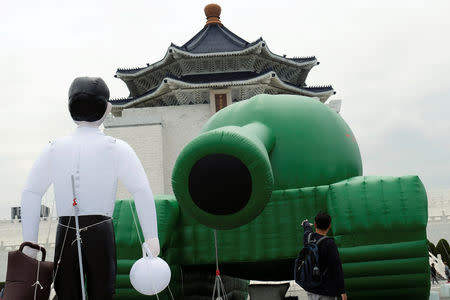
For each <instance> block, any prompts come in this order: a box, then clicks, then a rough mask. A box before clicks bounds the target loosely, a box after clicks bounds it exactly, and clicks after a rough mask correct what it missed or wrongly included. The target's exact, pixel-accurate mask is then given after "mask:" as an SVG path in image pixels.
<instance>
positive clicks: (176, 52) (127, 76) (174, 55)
mask: <svg viewBox="0 0 450 300" xmlns="http://www.w3.org/2000/svg"><path fill="white" fill-rule="evenodd" d="M252 44H253V45H251V46H249V47H248V48H245V49H243V50H239V51H227V52H212V53H191V52H188V51H184V50H182V49H181V48H180V47H178V46H176V45H173V44H172V45H171V46H170V47H169V48H168V49H167V52H166V54H165V55H164V58H163V59H161V60H160V61H158V62H156V63H154V64H151V65H148V66H147V67H143V68H136V69H117V71H116V77H117V78H120V79H122V80H124V81H129V80H132V79H134V78H136V77H140V76H142V75H144V74H146V73H148V72H151V71H153V70H155V69H158V68H160V67H163V66H164V65H166V64H167V63H168V61H169V59H175V60H178V59H182V58H207V57H224V56H239V55H246V54H252V53H254V54H260V53H261V52H263V53H264V54H265V55H267V57H269V58H271V59H273V60H274V61H277V62H279V63H282V64H286V65H289V66H294V67H298V68H304V69H311V68H312V67H314V66H315V65H317V64H318V61H317V59H316V58H315V57H314V56H313V57H310V58H306V61H303V62H298V61H295V60H292V59H290V58H285V57H282V56H279V55H277V54H274V53H273V52H271V51H270V49H269V48H268V47H267V43H266V42H265V41H264V40H263V39H262V38H260V39H258V40H257V41H255V42H254V43H252Z"/></svg>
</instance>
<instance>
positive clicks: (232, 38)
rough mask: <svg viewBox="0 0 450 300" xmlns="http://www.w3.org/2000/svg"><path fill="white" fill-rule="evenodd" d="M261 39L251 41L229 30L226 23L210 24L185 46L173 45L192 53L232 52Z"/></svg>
mask: <svg viewBox="0 0 450 300" xmlns="http://www.w3.org/2000/svg"><path fill="white" fill-rule="evenodd" d="M260 40H261V39H259V40H257V41H255V42H253V43H249V42H247V41H246V40H244V39H242V38H240V37H239V36H237V35H236V34H234V33H233V32H231V31H230V30H228V28H226V27H225V26H224V25H221V24H210V25H207V26H205V27H204V28H203V29H202V30H200V31H199V32H198V33H197V34H196V35H195V36H194V37H193V38H191V39H190V40H189V41H188V42H187V43H185V44H184V45H183V46H181V47H178V46H176V45H172V46H173V47H175V48H178V49H180V50H183V51H186V52H190V53H215V52H232V51H240V50H243V49H245V48H248V47H249V46H252V45H254V44H256V43H257V42H259V41H260Z"/></svg>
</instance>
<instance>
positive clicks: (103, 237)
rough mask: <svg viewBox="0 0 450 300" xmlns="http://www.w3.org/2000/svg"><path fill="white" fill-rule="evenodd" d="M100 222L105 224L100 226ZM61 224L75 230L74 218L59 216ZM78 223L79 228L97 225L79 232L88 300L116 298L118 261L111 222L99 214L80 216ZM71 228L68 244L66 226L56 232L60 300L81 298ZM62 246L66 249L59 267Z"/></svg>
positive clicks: (56, 259)
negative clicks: (114, 296)
mask: <svg viewBox="0 0 450 300" xmlns="http://www.w3.org/2000/svg"><path fill="white" fill-rule="evenodd" d="M69 218H70V223H69ZM108 219H109V220H108ZM99 222H103V223H101V224H97V223H99ZM59 223H60V224H64V225H68V226H70V227H72V228H75V217H60V218H59ZM79 224H80V229H82V228H85V227H87V226H90V225H93V224H97V225H95V226H92V227H88V228H87V229H85V230H81V232H80V235H81V240H82V243H81V251H82V258H83V271H84V274H85V285H86V291H87V295H88V298H89V300H109V299H113V295H114V292H115V282H116V270H117V261H116V241H115V237H114V227H113V223H112V220H111V219H110V218H109V217H105V216H100V215H89V216H80V217H79ZM72 228H69V229H68V230H67V237H66V241H65V243H64V235H65V233H66V227H65V226H61V225H58V228H57V230H56V246H55V272H56V277H55V291H56V295H57V296H58V300H80V299H82V297H81V283H80V268H79V262H78V248H77V242H76V232H75V230H74V229H72ZM63 243H64V249H63V250H62V256H61V261H60V262H59V267H58V259H59V257H60V255H61V249H62V247H63Z"/></svg>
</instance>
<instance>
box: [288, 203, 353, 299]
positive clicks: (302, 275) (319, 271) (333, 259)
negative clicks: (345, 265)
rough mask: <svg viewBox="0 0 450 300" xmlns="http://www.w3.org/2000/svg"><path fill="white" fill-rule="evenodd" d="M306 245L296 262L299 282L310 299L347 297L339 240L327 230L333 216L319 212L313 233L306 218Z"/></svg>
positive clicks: (296, 274) (296, 275) (303, 223)
mask: <svg viewBox="0 0 450 300" xmlns="http://www.w3.org/2000/svg"><path fill="white" fill-rule="evenodd" d="M302 226H303V229H304V234H303V245H304V248H303V249H302V251H301V252H300V254H299V258H298V259H297V261H296V266H295V268H296V270H295V277H296V282H297V283H298V284H299V285H300V286H302V287H303V288H304V289H305V290H306V292H307V294H308V299H309V300H331V299H337V297H339V296H341V297H342V299H343V300H346V299H347V294H346V292H345V287H344V273H343V271H342V263H341V260H340V258H339V251H338V249H337V246H336V243H335V242H334V240H333V239H332V238H330V237H327V233H328V231H329V230H330V228H331V217H330V215H329V214H328V213H326V212H319V213H318V214H317V215H316V217H315V220H314V227H315V229H316V232H313V230H312V227H311V224H310V223H309V222H308V220H303V222H302Z"/></svg>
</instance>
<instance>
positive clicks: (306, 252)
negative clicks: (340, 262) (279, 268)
mask: <svg viewBox="0 0 450 300" xmlns="http://www.w3.org/2000/svg"><path fill="white" fill-rule="evenodd" d="M311 235H312V232H311V233H310V234H309V235H308V241H307V243H306V245H304V247H303V249H302V250H301V251H300V253H299V254H298V257H297V258H296V259H295V268H294V279H295V282H296V283H297V284H298V285H300V286H301V287H302V288H304V289H305V290H311V289H314V288H317V287H319V286H320V285H321V284H322V282H323V279H324V276H325V273H326V271H327V270H325V271H324V272H323V273H321V272H320V270H319V243H320V242H322V241H323V240H325V239H327V238H329V237H327V236H323V237H321V238H320V239H319V240H318V241H316V240H315V239H311Z"/></svg>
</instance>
